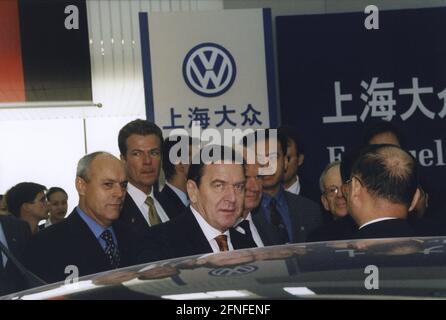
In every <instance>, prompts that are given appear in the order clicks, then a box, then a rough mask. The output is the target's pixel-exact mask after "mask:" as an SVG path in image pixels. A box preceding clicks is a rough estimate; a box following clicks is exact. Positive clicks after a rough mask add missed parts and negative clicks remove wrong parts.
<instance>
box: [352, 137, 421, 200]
mask: <svg viewBox="0 0 446 320" xmlns="http://www.w3.org/2000/svg"><path fill="white" fill-rule="evenodd" d="M354 175H357V176H358V177H359V178H360V179H361V181H362V183H363V185H364V186H365V187H366V188H367V190H368V192H370V193H371V194H373V195H375V196H377V197H380V198H384V199H386V200H388V201H390V202H393V203H401V204H405V205H407V206H410V204H411V202H412V198H413V195H414V194H415V191H416V189H417V187H418V185H419V182H418V169H417V161H416V160H415V158H414V157H413V156H412V155H411V154H410V153H408V152H406V151H404V150H403V149H401V148H400V147H397V146H394V145H390V144H381V145H374V146H373V147H372V148H369V149H368V150H367V151H365V152H362V153H361V155H360V156H359V157H358V158H357V160H356V161H355V162H354V164H353V166H352V172H351V177H353V176H354Z"/></svg>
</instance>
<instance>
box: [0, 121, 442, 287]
mask: <svg viewBox="0 0 446 320" xmlns="http://www.w3.org/2000/svg"><path fill="white" fill-rule="evenodd" d="M262 133H263V134H259V131H256V132H255V133H253V134H252V135H250V136H246V137H244V139H243V140H242V141H241V145H242V148H241V149H240V150H242V152H239V149H238V148H230V147H224V146H216V145H207V146H205V147H203V146H202V147H201V148H199V149H198V152H197V153H196V154H193V152H192V150H193V148H192V144H193V143H194V141H193V140H192V139H191V138H189V137H187V140H186V141H187V144H188V145H189V148H187V150H188V152H187V155H186V159H188V161H172V157H171V154H172V150H173V148H175V146H176V144H177V143H179V142H180V141H184V138H185V137H178V136H177V137H173V138H172V137H170V138H166V139H163V135H162V132H161V129H160V128H159V127H158V126H157V125H156V124H154V123H151V122H149V121H146V120H139V119H138V120H134V121H132V122H130V123H128V124H126V125H125V126H124V127H123V128H122V129H121V130H120V132H119V136H118V146H119V151H120V159H118V158H116V157H115V156H113V155H112V154H109V153H107V152H94V153H91V154H88V155H85V156H84V157H82V158H81V159H80V160H79V162H78V166H77V170H76V181H75V185H76V190H77V192H78V196H79V202H78V205H77V206H76V207H75V208H74V209H73V210H72V212H71V213H70V214H69V215H68V216H67V217H65V215H66V213H67V199H68V195H67V193H66V192H65V191H64V190H63V189H61V188H57V187H54V188H50V189H49V190H48V191H47V190H46V187H45V186H43V185H40V184H37V183H31V182H23V183H19V184H17V185H16V186H14V187H12V188H11V189H10V190H8V192H7V193H6V196H5V198H6V201H5V202H6V208H5V209H7V211H8V212H9V213H10V214H9V215H0V242H1V243H2V244H4V245H5V246H6V247H7V248H8V249H9V251H10V252H12V253H13V254H14V255H15V256H16V257H17V258H18V259H19V261H20V262H21V263H23V265H24V266H25V267H26V268H27V269H28V270H29V271H31V272H32V273H34V274H35V275H37V276H38V277H40V278H41V279H43V280H44V281H46V282H56V281H62V280H64V279H65V278H66V277H67V270H72V268H73V267H74V268H76V271H77V273H78V275H79V276H84V275H88V274H93V273H98V272H102V271H106V270H110V269H114V268H120V267H125V266H129V265H133V264H137V263H144V262H152V261H158V260H163V259H169V258H175V257H183V256H189V255H194V254H206V253H213V252H214V253H215V252H221V251H232V250H236V249H242V248H251V247H263V246H271V245H279V244H285V243H295V242H308V241H326V240H341V239H358V238H389V237H410V236H419V235H441V234H442V232H443V229H444V228H443V225H442V224H441V223H438V221H441V220H437V219H432V220H430V219H428V218H430V216H429V215H427V214H426V212H427V211H429V210H430V207H429V202H428V198H429V197H428V195H427V194H426V192H425V191H424V188H423V186H422V185H421V184H420V181H419V178H418V176H419V173H418V169H417V167H418V165H417V161H416V160H415V159H414V157H413V156H412V155H411V154H410V153H408V152H407V151H405V150H404V148H403V147H402V145H401V141H400V137H399V135H398V132H397V131H395V129H394V128H393V127H392V126H391V124H389V123H384V124H380V126H375V127H374V129H373V131H369V132H368V133H367V134H366V141H365V144H364V145H363V146H361V148H358V149H356V150H351V152H346V153H345V155H344V157H343V160H342V161H341V162H333V163H330V164H328V165H327V167H326V168H325V169H324V170H323V172H322V174H321V177H320V181H319V187H320V190H317V187H316V184H315V183H314V184H312V183H311V182H308V181H306V180H305V179H304V178H303V177H302V176H300V175H299V167H300V166H301V165H302V163H303V162H304V147H303V145H302V142H301V139H300V137H299V135H298V134H297V133H296V130H295V129H294V128H292V127H281V128H279V129H278V130H277V131H276V130H274V129H267V130H265V131H262ZM250 152H253V153H254V154H255V157H254V161H252V159H251V161H248V160H250V159H249V158H250V157H249V156H248V154H249V153H250ZM217 155H220V157H218V156H217ZM209 156H210V157H211V159H213V160H212V161H205V160H204V159H207V158H209ZM182 159H184V155H183V157H182ZM260 159H262V160H260ZM272 163H274V165H273V166H271V164H272ZM271 167H272V168H274V170H272V171H268V170H262V169H266V168H271ZM161 169H163V171H164V175H165V185H164V187H163V188H162V190H161V191H160V190H159V185H160V181H159V177H160V172H161ZM48 212H49V217H48ZM45 219H46V222H45V223H44V224H41V225H39V222H41V221H42V220H45ZM0 258H1V259H0V295H1V294H5V293H9V292H13V291H18V290H20V289H25V288H27V287H29V284H27V283H26V279H24V277H23V271H22V270H21V269H20V268H19V267H17V266H16V265H15V264H13V263H12V261H10V260H11V259H9V258H8V257H7V256H6V255H5V254H4V253H2V254H1V255H0Z"/></svg>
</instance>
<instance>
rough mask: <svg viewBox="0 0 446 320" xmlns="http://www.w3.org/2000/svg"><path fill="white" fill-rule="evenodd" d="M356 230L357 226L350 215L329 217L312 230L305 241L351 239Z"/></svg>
mask: <svg viewBox="0 0 446 320" xmlns="http://www.w3.org/2000/svg"><path fill="white" fill-rule="evenodd" d="M357 230H358V226H357V225H356V223H355V221H354V220H353V218H352V217H351V216H350V215H347V216H345V217H342V218H340V219H338V220H333V219H330V220H328V221H326V222H324V224H323V225H322V226H320V227H319V228H317V229H316V230H314V231H313V232H312V233H311V234H310V235H309V236H308V239H307V241H309V242H315V241H332V240H346V239H352V238H353V235H354V234H355V233H356V231H357Z"/></svg>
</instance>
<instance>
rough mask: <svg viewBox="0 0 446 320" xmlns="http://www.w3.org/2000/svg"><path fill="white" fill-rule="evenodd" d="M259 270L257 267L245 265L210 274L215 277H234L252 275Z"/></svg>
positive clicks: (223, 268) (214, 271) (225, 268)
mask: <svg viewBox="0 0 446 320" xmlns="http://www.w3.org/2000/svg"><path fill="white" fill-rule="evenodd" d="M256 270H257V267H256V266H251V265H244V266H235V267H222V268H218V269H214V270H212V271H210V272H209V275H211V276H214V277H233V276H240V275H244V274H247V273H251V272H254V271H256Z"/></svg>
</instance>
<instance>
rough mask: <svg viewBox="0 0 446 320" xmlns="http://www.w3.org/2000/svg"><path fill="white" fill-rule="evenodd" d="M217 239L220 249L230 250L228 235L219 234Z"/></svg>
mask: <svg viewBox="0 0 446 320" xmlns="http://www.w3.org/2000/svg"><path fill="white" fill-rule="evenodd" d="M214 239H215V241H217V244H218V248H219V249H220V251H222V252H223V251H229V247H228V237H227V236H226V235H225V234H221V235H219V236H216V237H215V238H214Z"/></svg>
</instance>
